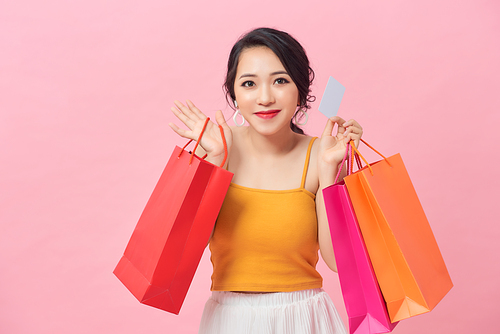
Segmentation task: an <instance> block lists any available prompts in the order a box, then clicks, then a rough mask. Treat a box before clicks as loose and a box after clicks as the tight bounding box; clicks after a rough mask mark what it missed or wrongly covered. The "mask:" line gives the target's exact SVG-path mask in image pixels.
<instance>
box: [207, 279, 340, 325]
mask: <svg viewBox="0 0 500 334" xmlns="http://www.w3.org/2000/svg"><path fill="white" fill-rule="evenodd" d="M198 333H199V334H347V331H346V329H345V327H344V324H343V322H342V319H341V318H340V316H339V314H338V313H337V310H336V309H335V306H334V305H333V302H332V300H331V299H330V296H328V294H327V293H326V292H325V291H324V290H323V289H311V290H301V291H293V292H276V293H237V292H229V291H213V292H212V297H210V298H209V299H208V301H207V303H206V304H205V309H204V311H203V316H202V318H201V323H200V329H199V331H198Z"/></svg>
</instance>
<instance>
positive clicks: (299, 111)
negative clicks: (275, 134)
mask: <svg viewBox="0 0 500 334" xmlns="http://www.w3.org/2000/svg"><path fill="white" fill-rule="evenodd" d="M299 113H302V114H303V115H304V116H305V117H306V120H305V121H303V122H302V123H300V122H299V119H300V117H297V116H299ZM294 119H295V124H297V125H306V124H307V121H308V120H309V114H308V113H307V112H306V111H305V110H304V109H302V108H300V109H299V110H297V113H296V114H295V116H294Z"/></svg>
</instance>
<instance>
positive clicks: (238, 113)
mask: <svg viewBox="0 0 500 334" xmlns="http://www.w3.org/2000/svg"><path fill="white" fill-rule="evenodd" d="M238 115H240V116H241V119H242V120H243V122H241V123H238V122H237V121H236V117H238ZM233 122H234V124H236V126H243V125H244V124H245V118H244V117H243V115H242V114H240V111H239V110H236V112H235V113H234V115H233Z"/></svg>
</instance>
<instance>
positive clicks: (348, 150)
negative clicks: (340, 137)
mask: <svg viewBox="0 0 500 334" xmlns="http://www.w3.org/2000/svg"><path fill="white" fill-rule="evenodd" d="M350 151H351V150H350V147H349V146H347V147H346V148H345V155H344V158H343V159H342V162H341V163H340V168H339V171H338V172H337V176H336V177H335V182H334V184H335V183H337V181H338V180H339V177H340V173H341V172H342V169H344V163H345V161H346V159H347V156H348V155H349V154H350ZM347 173H348V174H350V173H349V166H348V167H347Z"/></svg>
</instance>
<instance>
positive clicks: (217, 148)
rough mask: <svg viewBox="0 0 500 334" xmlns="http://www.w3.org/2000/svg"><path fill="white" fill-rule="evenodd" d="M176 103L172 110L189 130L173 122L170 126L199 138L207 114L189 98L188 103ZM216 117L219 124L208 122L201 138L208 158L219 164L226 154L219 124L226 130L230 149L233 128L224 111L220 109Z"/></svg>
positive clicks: (186, 135)
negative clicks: (228, 122) (230, 126)
mask: <svg viewBox="0 0 500 334" xmlns="http://www.w3.org/2000/svg"><path fill="white" fill-rule="evenodd" d="M174 104H175V107H172V108H171V110H172V112H173V113H174V115H175V116H176V117H177V118H178V119H179V120H180V121H181V122H182V123H184V125H185V126H187V127H188V129H189V130H184V129H181V128H179V127H178V126H177V125H175V124H173V123H169V125H170V127H171V128H172V130H174V131H175V133H177V134H178V135H179V136H181V137H183V138H187V139H193V140H198V137H199V136H200V133H201V131H202V129H203V126H204V124H205V120H206V119H207V116H206V115H205V114H203V113H202V112H201V111H200V110H199V109H198V108H197V107H196V106H195V105H194V104H193V102H191V101H189V100H188V101H186V105H184V104H182V103H181V102H179V101H174ZM215 119H216V121H217V125H216V124H215V123H213V122H211V121H209V122H208V123H207V127H206V129H205V132H204V133H203V136H202V138H201V140H200V146H201V147H202V149H203V151H204V152H206V154H207V158H206V160H207V161H209V162H211V163H213V164H214V165H217V166H218V165H220V164H221V163H222V161H223V160H224V155H225V152H224V143H223V139H222V135H221V131H220V128H219V125H220V126H221V127H222V130H223V132H224V137H225V140H226V144H227V150H228V151H229V150H230V148H231V145H232V143H233V135H232V132H231V129H230V128H229V126H228V125H227V123H226V120H225V119H224V116H223V115H222V111H220V110H218V111H217V112H216V114H215ZM197 152H199V151H197ZM197 154H198V153H197ZM203 155H204V154H201V156H203ZM226 164H227V162H226ZM223 167H225V166H223Z"/></svg>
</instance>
